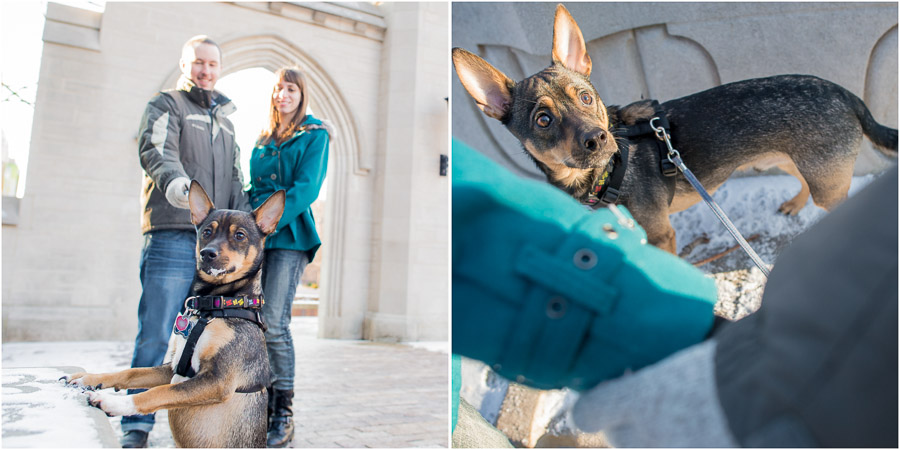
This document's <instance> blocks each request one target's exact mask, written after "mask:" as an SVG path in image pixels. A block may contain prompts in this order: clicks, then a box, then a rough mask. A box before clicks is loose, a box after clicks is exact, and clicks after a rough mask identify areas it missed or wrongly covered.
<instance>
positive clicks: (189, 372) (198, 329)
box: [175, 316, 209, 378]
mask: <svg viewBox="0 0 900 450" xmlns="http://www.w3.org/2000/svg"><path fill="white" fill-rule="evenodd" d="M208 323H209V319H208V318H206V317H204V316H200V317H199V318H198V319H197V324H196V325H194V327H193V328H192V329H191V334H189V335H188V338H187V342H185V344H184V350H182V351H181V359H179V360H178V366H176V367H175V373H176V374H178V375H181V376H183V377H188V378H193V376H194V375H197V372H195V371H194V368H193V367H191V358H192V357H193V356H194V348H195V347H196V346H197V341H198V340H200V335H201V334H203V329H204V328H206V324H208Z"/></svg>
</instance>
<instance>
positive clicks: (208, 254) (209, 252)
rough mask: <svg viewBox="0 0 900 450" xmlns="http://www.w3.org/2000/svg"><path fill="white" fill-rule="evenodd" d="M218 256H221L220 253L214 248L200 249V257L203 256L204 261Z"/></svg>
mask: <svg viewBox="0 0 900 450" xmlns="http://www.w3.org/2000/svg"><path fill="white" fill-rule="evenodd" d="M216 256H219V254H218V253H217V252H216V250H215V249H213V248H209V247H207V248H204V249H203V250H200V257H201V258H203V260H204V261H212V260H214V259H216Z"/></svg>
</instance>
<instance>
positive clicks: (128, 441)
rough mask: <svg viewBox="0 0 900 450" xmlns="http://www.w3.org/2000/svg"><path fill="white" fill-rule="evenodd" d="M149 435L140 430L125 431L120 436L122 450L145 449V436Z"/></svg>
mask: <svg viewBox="0 0 900 450" xmlns="http://www.w3.org/2000/svg"><path fill="white" fill-rule="evenodd" d="M149 434H150V433H148V432H146V431H141V430H130V431H126V432H125V435H124V436H122V441H121V444H122V448H146V447H147V436H148V435H149Z"/></svg>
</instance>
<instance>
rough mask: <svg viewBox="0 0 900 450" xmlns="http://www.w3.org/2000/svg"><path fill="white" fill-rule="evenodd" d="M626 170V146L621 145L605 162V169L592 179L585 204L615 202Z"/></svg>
mask: <svg viewBox="0 0 900 450" xmlns="http://www.w3.org/2000/svg"><path fill="white" fill-rule="evenodd" d="M627 170H628V146H623V147H622V148H620V149H619V151H618V152H617V153H616V154H614V155H613V156H612V158H610V159H609V162H608V163H606V169H604V170H603V172H602V173H601V174H600V176H598V177H597V178H595V179H594V183H593V185H592V186H591V190H590V191H589V192H588V195H587V198H586V199H585V201H584V202H585V204H587V205H589V206H591V207H593V208H597V207H600V206H606V205H612V204H615V203H616V201H617V200H618V199H619V194H620V193H621V191H620V190H619V189H620V187H621V186H622V180H624V179H625V172H626V171H627Z"/></svg>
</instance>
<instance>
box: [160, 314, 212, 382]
mask: <svg viewBox="0 0 900 450" xmlns="http://www.w3.org/2000/svg"><path fill="white" fill-rule="evenodd" d="M197 321H198V318H197V316H193V317H189V316H182V315H179V316H178V318H177V319H176V322H175V326H174V327H173V331H172V336H171V337H170V338H169V350H168V352H166V353H167V355H168V358H167V360H168V361H167V362H168V364H170V365H171V366H172V372H173V373H175V374H174V375H173V376H172V384H176V383H181V382H182V381H186V380H189V379H190V378H189V377H186V376H182V375H178V373H177V370H178V365H179V363H180V362H181V358H182V356H184V352H185V349H186V348H187V342H188V338H189V337H190V335H191V332H192V331H193V330H194V327H195V326H196V324H197ZM210 325H212V322H210ZM202 331H203V332H202V333H201V334H200V337H199V339H197V342H196V345H195V346H194V351H193V354H192V355H191V356H190V367H191V369H193V370H194V373H199V372H200V356H201V355H202V354H204V353H205V352H204V351H205V350H206V347H208V346H209V336H210V334H211V333H210V332H209V330H208V329H207V328H204V329H203V330H202Z"/></svg>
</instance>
